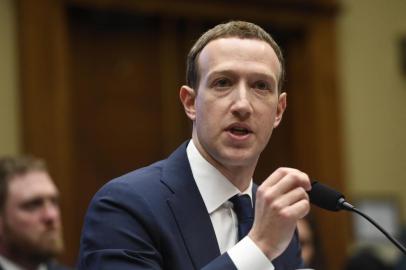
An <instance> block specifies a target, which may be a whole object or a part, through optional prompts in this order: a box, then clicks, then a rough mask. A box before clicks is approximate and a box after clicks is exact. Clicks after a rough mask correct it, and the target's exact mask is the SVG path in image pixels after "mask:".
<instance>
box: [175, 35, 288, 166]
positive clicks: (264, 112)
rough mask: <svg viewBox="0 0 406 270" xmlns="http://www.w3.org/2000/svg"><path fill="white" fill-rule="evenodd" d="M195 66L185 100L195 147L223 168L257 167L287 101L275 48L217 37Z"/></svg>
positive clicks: (250, 40)
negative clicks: (193, 81)
mask: <svg viewBox="0 0 406 270" xmlns="http://www.w3.org/2000/svg"><path fill="white" fill-rule="evenodd" d="M198 66H199V74H200V82H199V86H198V89H195V90H197V93H196V91H194V92H193V91H190V89H189V91H188V93H190V95H191V96H193V95H194V94H195V96H193V98H192V99H193V102H189V104H188V102H184V104H186V106H185V109H186V113H187V115H188V116H189V118H191V119H192V120H193V122H194V126H193V139H194V141H195V143H196V144H197V147H198V149H199V150H200V152H201V153H202V154H203V156H205V158H206V159H208V160H209V161H211V162H212V163H213V162H214V163H215V164H217V166H220V167H225V168H226V170H227V169H232V168H233V167H239V166H242V167H244V166H249V167H250V168H255V165H256V163H257V161H258V158H259V155H260V153H261V152H262V151H263V149H264V148H265V146H266V145H267V143H268V141H269V139H270V137H271V134H272V130H273V128H275V127H276V126H277V125H278V124H279V122H280V121H281V118H282V114H283V111H284V109H285V106H286V94H285V93H283V94H280V95H279V94H278V78H279V76H280V74H281V65H280V62H279V60H278V58H277V56H276V54H275V52H274V50H273V49H272V47H271V46H270V45H269V44H267V43H266V42H264V41H259V40H254V39H239V38H222V39H217V40H214V41H211V42H210V43H209V44H207V46H206V47H205V48H204V49H203V50H202V52H201V53H200V56H199V58H198ZM183 88H184V90H187V87H183ZM185 92H186V91H185ZM181 98H182V90H181Z"/></svg>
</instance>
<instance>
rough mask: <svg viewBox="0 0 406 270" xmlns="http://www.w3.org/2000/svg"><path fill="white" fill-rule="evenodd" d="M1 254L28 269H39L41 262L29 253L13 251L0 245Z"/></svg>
mask: <svg viewBox="0 0 406 270" xmlns="http://www.w3.org/2000/svg"><path fill="white" fill-rule="evenodd" d="M0 255H1V256H3V257H5V258H6V259H7V260H9V261H11V262H12V263H14V264H16V265H18V266H19V267H21V268H23V269H27V270H37V269H38V266H39V265H40V264H41V262H39V261H36V260H33V259H32V258H30V256H29V255H25V254H21V252H11V251H10V250H9V249H7V248H6V247H4V246H3V245H0Z"/></svg>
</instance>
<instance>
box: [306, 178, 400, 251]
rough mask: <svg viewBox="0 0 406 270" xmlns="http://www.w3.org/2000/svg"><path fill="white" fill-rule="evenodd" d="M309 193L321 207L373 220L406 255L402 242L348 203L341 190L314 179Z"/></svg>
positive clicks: (370, 220) (311, 198) (315, 203)
mask: <svg viewBox="0 0 406 270" xmlns="http://www.w3.org/2000/svg"><path fill="white" fill-rule="evenodd" d="M307 193H308V194H309V199H310V202H311V203H312V204H314V205H316V206H318V207H320V208H323V209H326V210H329V211H339V210H347V211H351V212H355V213H357V214H359V215H361V216H362V217H364V218H365V219H366V220H368V221H369V222H371V223H372V224H373V225H374V226H375V227H376V228H378V230H380V231H381V232H382V233H383V234H384V235H385V236H386V237H387V238H388V239H389V240H390V241H391V242H392V243H393V244H394V245H395V246H396V247H397V248H399V249H400V251H402V252H403V254H405V255H406V248H405V247H404V246H403V245H402V244H401V243H400V242H398V241H397V240H396V239H395V238H393V237H392V236H391V235H390V234H389V233H388V232H387V231H385V229H384V228H382V227H381V226H380V225H379V224H378V223H376V222H375V220H373V219H372V218H371V217H369V216H368V215H366V214H364V213H363V212H361V211H360V210H359V209H357V208H355V207H354V206H353V205H351V204H350V203H348V202H347V201H346V200H345V197H344V195H343V194H341V193H340V192H338V191H336V190H334V189H332V188H330V187H328V186H326V185H323V184H321V183H319V182H317V181H314V182H313V183H312V189H311V190H310V191H308V192H307Z"/></svg>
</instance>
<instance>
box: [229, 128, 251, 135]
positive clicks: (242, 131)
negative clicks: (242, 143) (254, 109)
mask: <svg viewBox="0 0 406 270" xmlns="http://www.w3.org/2000/svg"><path fill="white" fill-rule="evenodd" d="M231 131H232V132H233V133H237V134H247V133H248V130H247V129H245V128H242V127H234V128H232V129H231Z"/></svg>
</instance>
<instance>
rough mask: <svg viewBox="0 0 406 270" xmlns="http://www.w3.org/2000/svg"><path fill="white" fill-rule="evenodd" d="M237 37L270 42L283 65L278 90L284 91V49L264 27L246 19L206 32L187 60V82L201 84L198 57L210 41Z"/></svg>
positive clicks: (194, 84) (217, 26) (193, 84)
mask: <svg viewBox="0 0 406 270" xmlns="http://www.w3.org/2000/svg"><path fill="white" fill-rule="evenodd" d="M231 37H237V38H241V39H257V40H262V41H265V42H266V43H268V44H269V45H270V46H271V47H272V49H273V50H274V51H275V54H276V56H277V57H278V60H279V62H280V65H281V74H280V77H279V78H278V79H279V80H278V91H279V92H281V91H282V84H283V80H284V77H285V63H284V60H283V55H282V51H281V49H280V48H279V46H278V44H277V43H276V42H275V40H274V39H273V38H272V37H271V35H269V34H268V33H267V32H266V31H265V30H264V29H262V28H261V27H259V26H258V25H256V24H253V23H250V22H244V21H230V22H228V23H224V24H219V25H216V26H215V27H213V28H212V29H210V30H208V31H207V32H205V33H204V34H203V35H202V36H201V37H200V38H199V39H198V40H197V41H196V42H195V44H194V45H193V47H192V48H191V49H190V51H189V54H188V56H187V60H186V83H187V85H188V86H190V87H191V88H193V89H195V90H196V89H197V87H198V85H199V80H200V78H199V67H198V63H197V59H198V57H199V54H200V52H201V51H202V50H203V48H204V47H205V46H206V45H207V44H208V43H209V42H210V41H213V40H216V39H220V38H231Z"/></svg>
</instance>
